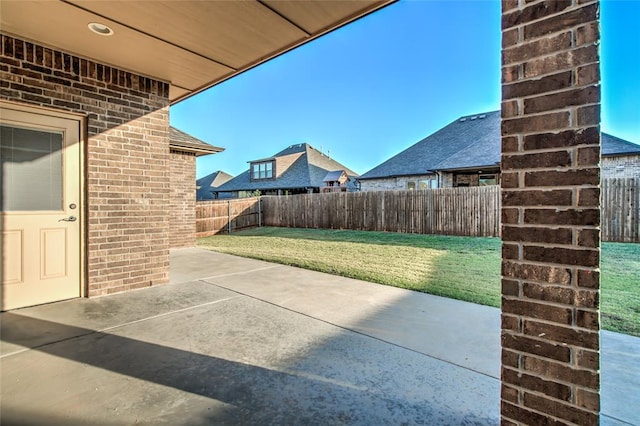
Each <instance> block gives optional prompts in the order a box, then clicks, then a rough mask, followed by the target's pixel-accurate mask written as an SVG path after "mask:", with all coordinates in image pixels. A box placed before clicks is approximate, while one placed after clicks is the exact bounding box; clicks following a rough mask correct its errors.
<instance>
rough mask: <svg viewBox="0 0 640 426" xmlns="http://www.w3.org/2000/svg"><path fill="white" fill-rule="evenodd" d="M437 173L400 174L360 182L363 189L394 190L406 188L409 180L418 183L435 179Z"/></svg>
mask: <svg viewBox="0 0 640 426" xmlns="http://www.w3.org/2000/svg"><path fill="white" fill-rule="evenodd" d="M435 178H436V177H435V175H422V176H398V177H393V178H387V179H366V180H363V181H361V182H360V190H361V191H392V190H396V189H399V190H402V191H404V190H406V189H407V183H408V182H415V183H416V185H417V183H418V182H419V181H421V180H429V179H435Z"/></svg>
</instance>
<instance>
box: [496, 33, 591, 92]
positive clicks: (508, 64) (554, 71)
mask: <svg viewBox="0 0 640 426" xmlns="http://www.w3.org/2000/svg"><path fill="white" fill-rule="evenodd" d="M545 38H546V36H545V37H541V38H539V39H538V40H543V39H545ZM520 46H522V45H521V44H514V45H513V46H510V47H508V48H507V49H506V50H509V49H512V48H516V47H520ZM589 46H599V44H597V43H595V42H589V43H585V44H581V45H580V46H575V47H570V48H568V49H562V50H556V51H553V52H549V53H544V54H542V55H539V56H531V57H528V58H527V59H526V60H517V61H513V62H503V63H501V64H500V72H501V74H502V71H503V70H504V69H505V68H507V67H513V66H518V65H525V64H527V63H530V62H533V61H536V60H538V59H544V58H552V57H554V56H556V55H559V54H563V53H575V51H576V50H577V49H582V48H585V47H589ZM600 62H602V61H601V60H600V58H598V59H597V60H592V61H586V62H582V63H579V64H571V65H566V66H563V67H561V68H555V69H552V70H551V71H548V72H546V73H544V74H539V75H536V76H531V77H524V76H523V77H524V78H523V79H519V80H516V81H512V82H509V83H503V84H505V85H509V84H514V83H517V82H520V81H530V80H537V79H539V78H541V77H544V76H549V75H553V74H558V73H560V72H566V71H571V70H574V69H576V68H581V67H586V66H589V65H593V64H599V63H600Z"/></svg>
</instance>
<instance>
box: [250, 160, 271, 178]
mask: <svg viewBox="0 0 640 426" xmlns="http://www.w3.org/2000/svg"><path fill="white" fill-rule="evenodd" d="M251 179H252V180H260V179H273V161H264V162H262V163H253V164H251Z"/></svg>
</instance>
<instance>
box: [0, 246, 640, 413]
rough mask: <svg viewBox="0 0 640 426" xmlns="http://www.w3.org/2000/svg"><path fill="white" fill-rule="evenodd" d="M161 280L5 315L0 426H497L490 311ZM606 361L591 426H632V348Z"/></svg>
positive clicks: (234, 271) (266, 285)
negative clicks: (597, 418)
mask: <svg viewBox="0 0 640 426" xmlns="http://www.w3.org/2000/svg"><path fill="white" fill-rule="evenodd" d="M171 268H172V270H171V280H172V284H169V285H166V286H161V287H154V288H149V289H144V290H139V291H135V292H130V293H127V294H118V295H114V296H108V297H102V298H96V299H88V300H87V299H75V300H70V301H65V302H60V303H55V304H50V305H43V306H38V307H33V308H26V309H20V310H15V311H12V312H7V313H3V314H1V322H0V323H1V325H2V335H1V337H2V343H1V344H0V351H1V355H0V356H1V357H2V358H1V359H0V373H1V376H0V381H1V382H0V384H1V388H0V400H1V401H2V402H1V407H0V415H1V416H2V417H1V418H0V421H2V423H3V424H24V425H27V424H43V423H47V424H69V425H74V424H78V425H79V424H88V423H96V424H98V423H99V424H105V425H111V424H113V425H120V424H136V423H143V424H144V423H146V424H157V423H165V424H212V423H215V424H256V425H257V424H260V425H265V424H266V425H269V424H362V425H365V424H366V425H369V424H430V425H431V424H436V425H437V424H442V425H449V424H470V425H472V424H478V425H490V424H498V423H499V392H500V382H499V375H498V371H499V356H500V342H499V332H500V324H499V316H500V315H499V310H498V309H494V308H487V307H483V306H479V305H474V304H469V303H464V302H458V301H453V300H450V299H443V298H439V297H435V296H429V295H424V294H420V293H415V292H411V291H407V290H401V289H396V288H392V287H386V286H381V285H377V284H370V283H365V282H361V281H357V280H351V279H346V278H340V277H335V276H331V275H326V274H320V273H315V272H311V271H304V270H301V269H297V268H291V267H286V266H280V265H274V264H270V263H267V262H260V261H254V260H250V259H242V258H238V257H234V256H228V255H223V254H218V253H214V252H209V251H206V250H202V249H180V250H175V251H173V252H172V261H171ZM452 312H453V313H455V314H454V315H451V313H452ZM451 317H453V318H451ZM445 318H447V320H445ZM602 348H603V354H602V416H601V423H602V424H603V425H628V424H640V415H638V412H637V410H636V409H635V407H637V406H640V360H639V359H638V357H640V339H637V338H634V337H630V336H624V335H619V334H616V333H608V332H603V333H602Z"/></svg>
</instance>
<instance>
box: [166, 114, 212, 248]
mask: <svg viewBox="0 0 640 426" xmlns="http://www.w3.org/2000/svg"><path fill="white" fill-rule="evenodd" d="M221 151H224V148H220V147H217V146H213V145H210V144H208V143H206V142H203V141H201V140H200V139H197V138H194V137H193V136H191V135H189V134H187V133H185V132H183V131H180V130H178V129H176V128H175V127H172V126H171V127H169V153H170V154H169V155H170V167H169V187H170V192H171V193H170V196H169V247H171V248H175V247H189V246H193V245H194V244H195V220H196V216H195V208H196V196H195V185H194V181H195V179H196V157H200V156H202V155H209V154H215V153H218V152H221Z"/></svg>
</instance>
